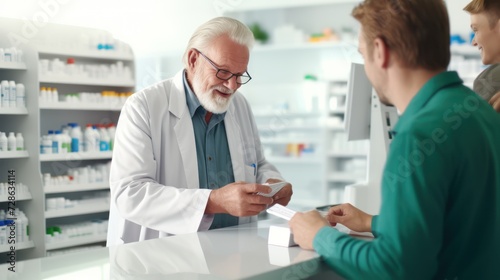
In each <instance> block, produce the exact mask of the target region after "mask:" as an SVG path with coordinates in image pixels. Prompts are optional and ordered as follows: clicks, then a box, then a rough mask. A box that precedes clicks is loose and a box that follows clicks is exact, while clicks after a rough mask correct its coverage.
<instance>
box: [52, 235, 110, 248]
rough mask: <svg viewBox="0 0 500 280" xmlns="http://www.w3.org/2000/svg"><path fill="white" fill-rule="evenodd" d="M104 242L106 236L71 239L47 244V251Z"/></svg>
mask: <svg viewBox="0 0 500 280" xmlns="http://www.w3.org/2000/svg"><path fill="white" fill-rule="evenodd" d="M104 241H106V234H100V235H90V236H83V237H74V238H72V239H68V240H63V241H57V242H51V243H47V245H46V247H47V250H56V249H62V248H68V247H74V246H80V245H87V244H94V243H98V242H104Z"/></svg>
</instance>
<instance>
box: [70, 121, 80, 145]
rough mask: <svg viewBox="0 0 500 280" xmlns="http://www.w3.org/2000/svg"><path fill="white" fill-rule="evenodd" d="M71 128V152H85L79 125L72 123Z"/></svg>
mask: <svg viewBox="0 0 500 280" xmlns="http://www.w3.org/2000/svg"><path fill="white" fill-rule="evenodd" d="M69 125H70V126H71V132H70V133H71V151H72V152H82V151H83V148H82V147H83V135H82V129H81V128H80V126H79V125H78V124H77V123H70V124H69Z"/></svg>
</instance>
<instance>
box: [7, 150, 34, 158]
mask: <svg viewBox="0 0 500 280" xmlns="http://www.w3.org/2000/svg"><path fill="white" fill-rule="evenodd" d="M29 156H30V155H29V153H28V151H7V152H3V151H2V152H0V159H9V158H28V157H29Z"/></svg>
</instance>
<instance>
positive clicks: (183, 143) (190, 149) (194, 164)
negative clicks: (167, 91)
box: [169, 71, 200, 189]
mask: <svg viewBox="0 0 500 280" xmlns="http://www.w3.org/2000/svg"><path fill="white" fill-rule="evenodd" d="M183 73H184V72H183V71H181V72H179V73H177V75H176V76H175V78H174V84H173V88H172V92H171V95H170V102H169V111H170V112H171V113H172V114H173V115H175V116H176V117H177V118H178V121H177V123H176V124H175V125H174V131H175V137H176V138H177V144H178V145H179V151H180V153H181V157H182V165H183V167H184V174H185V175H186V182H187V188H189V189H197V188H199V185H200V184H199V180H198V161H197V157H196V144H195V140H194V130H193V121H192V120H191V116H190V114H189V110H188V107H187V103H186V94H185V92H184V85H183V82H182V75H183ZM173 164H177V163H173Z"/></svg>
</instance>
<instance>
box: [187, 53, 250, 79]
mask: <svg viewBox="0 0 500 280" xmlns="http://www.w3.org/2000/svg"><path fill="white" fill-rule="evenodd" d="M195 50H196V49H195ZM196 51H197V52H198V53H200V54H201V56H203V57H204V58H205V59H206V60H207V61H208V62H209V63H210V65H212V67H213V68H214V69H215V70H217V73H215V76H216V77H217V78H219V79H221V80H224V81H228V80H229V79H231V78H232V77H233V76H235V77H236V83H237V84H239V85H244V84H246V83H248V82H249V81H250V80H251V79H252V77H251V76H250V74H248V72H247V71H245V73H244V74H234V73H231V72H229V71H227V70H224V69H220V68H219V67H217V66H216V65H215V63H214V62H213V61H212V60H211V59H210V58H208V57H207V56H206V55H204V54H203V53H202V52H200V51H199V50H196Z"/></svg>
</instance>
